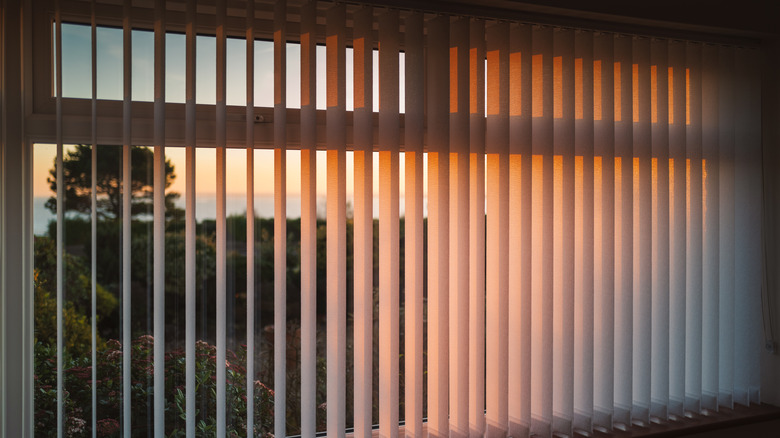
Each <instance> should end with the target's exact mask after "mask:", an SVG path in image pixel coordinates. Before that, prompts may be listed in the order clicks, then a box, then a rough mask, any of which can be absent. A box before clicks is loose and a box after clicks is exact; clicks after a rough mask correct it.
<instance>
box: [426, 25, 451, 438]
mask: <svg viewBox="0 0 780 438" xmlns="http://www.w3.org/2000/svg"><path fill="white" fill-rule="evenodd" d="M449 20H450V19H449V17H446V16H441V17H436V18H434V19H432V20H429V21H428V23H427V24H428V51H427V60H426V61H427V88H428V90H427V99H428V100H427V101H428V106H427V120H428V137H427V138H428V346H429V347H428V435H429V436H430V437H431V438H438V437H444V436H448V435H449V423H448V406H449V386H448V382H449V369H448V366H449V365H448V364H449V348H448V347H449V340H448V334H449V331H448V327H449V301H448V297H449V281H448V280H449V271H448V269H449V219H448V217H449V215H448V212H449V190H448V189H449V156H448V155H449V114H448V113H449V71H448V68H449V36H450V23H449Z"/></svg>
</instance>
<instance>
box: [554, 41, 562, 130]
mask: <svg viewBox="0 0 780 438" xmlns="http://www.w3.org/2000/svg"><path fill="white" fill-rule="evenodd" d="M553 112H554V117H555V118H556V119H562V118H563V57H562V56H556V57H554V58H553Z"/></svg>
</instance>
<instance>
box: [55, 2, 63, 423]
mask: <svg viewBox="0 0 780 438" xmlns="http://www.w3.org/2000/svg"><path fill="white" fill-rule="evenodd" d="M54 26H55V27H54V32H55V41H56V48H55V52H56V59H55V66H54V70H55V71H54V80H55V86H56V89H57V95H56V96H55V99H56V101H55V106H56V109H55V111H56V115H55V117H56V124H57V127H56V130H57V133H56V136H57V158H56V160H57V175H56V179H57V242H56V245H57V437H58V438H62V437H63V426H64V421H65V417H64V412H63V403H64V401H65V400H64V394H63V390H64V386H65V385H64V383H65V375H64V374H63V370H62V359H63V353H64V351H63V346H64V344H63V334H62V329H63V320H62V317H63V315H62V311H63V299H64V293H65V275H64V274H65V266H64V263H65V262H64V259H63V258H64V256H65V254H64V252H63V251H64V244H63V242H64V240H65V236H64V233H65V227H64V225H65V203H64V199H63V198H64V196H65V190H64V184H63V183H64V179H63V171H62V166H63V163H62V154H63V151H62V11H61V10H60V1H59V0H56V1H55V3H54Z"/></svg>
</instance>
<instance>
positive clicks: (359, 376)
mask: <svg viewBox="0 0 780 438" xmlns="http://www.w3.org/2000/svg"><path fill="white" fill-rule="evenodd" d="M373 26H374V11H373V9H372V8H371V7H370V6H366V7H363V8H362V9H360V10H359V11H357V12H356V13H355V30H354V36H353V50H354V52H353V54H354V62H353V65H354V69H355V74H354V78H355V80H354V86H355V93H354V99H355V103H354V108H355V110H354V113H353V114H354V123H353V126H354V130H355V132H354V139H355V154H354V157H355V222H354V224H355V225H354V227H355V228H354V230H355V231H354V236H355V239H354V240H355V249H354V254H355V256H354V258H353V260H354V273H355V301H354V302H355V312H354V315H355V329H354V330H355V400H354V402H355V404H354V406H355V435H356V436H359V437H366V438H367V437H369V436H370V435H371V426H372V422H371V414H372V411H373V409H372V408H373V401H372V396H373V392H372V380H373V371H374V369H373V364H372V362H373V355H374V349H373V331H374V318H373V316H374V275H373V274H374V216H373V195H374V193H373V169H374V164H373V161H374V160H373V157H374V120H373V47H374V38H373ZM381 28H382V24H381V22H380V32H382V29H381ZM381 37H382V36H381V35H380V39H381ZM382 44H383V46H382V48H383V49H384V48H385V46H384V44H385V43H384V42H382ZM387 44H391V43H390V42H388V43H387ZM396 59H397V57H396ZM382 60H383V58H382V55H380V64H381V63H382ZM396 70H397V69H396ZM386 79H387V78H383V75H380V81H386ZM397 82H398V81H397V80H396V83H397ZM382 84H385V86H386V85H387V84H386V83H385V82H382ZM381 87H382V85H380V89H381ZM397 100H398V99H396V101H397ZM380 113H381V109H380ZM396 131H397V127H396ZM385 176H386V175H385ZM380 205H382V204H381V201H380ZM381 223H382V222H381V221H380V224H381ZM380 226H381V225H380ZM396 243H397V241H396ZM387 262H388V261H387V260H383V261H382V263H387ZM381 269H384V268H383V267H382V265H381V264H380V270H381ZM382 275H383V274H382V273H381V272H380V278H382ZM381 286H382V285H381V284H380V291H381V289H382V287H381ZM381 293H382V292H380V294H381ZM381 312H382V310H381V309H380V313H381ZM381 317H382V316H380V318H381ZM381 327H382V326H381V325H380V330H382V328H381ZM385 341H387V340H385ZM380 346H381V347H380V348H381V349H382V350H384V349H385V348H386V347H389V346H390V344H389V342H382V338H381V333H380ZM382 355H383V353H382V352H381V351H380V358H379V361H380V365H379V368H380V371H379V373H380V382H381V381H382V377H381V375H382V371H383V369H382V366H383V365H382V364H383V363H384V362H387V361H388V358H387V357H383V356H382ZM396 357H397V355H396ZM384 365H385V366H387V365H389V364H384ZM397 374H398V373H396V375H397ZM385 377H389V376H385ZM380 391H382V388H380ZM383 395H385V396H387V394H384V393H383ZM379 400H380V403H384V398H383V397H381V396H380V399H379ZM397 405H398V404H397V403H396V406H397ZM382 423H383V421H382V417H381V415H380V424H382ZM397 423H398V421H396V424H397Z"/></svg>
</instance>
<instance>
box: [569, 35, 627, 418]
mask: <svg viewBox="0 0 780 438" xmlns="http://www.w3.org/2000/svg"><path fill="white" fill-rule="evenodd" d="M614 38H615V37H614V35H612V34H598V35H596V36H595V37H594V40H593V60H592V61H589V60H588V57H587V56H585V55H583V57H582V65H583V67H582V68H583V73H584V72H586V71H588V70H589V69H592V70H591V71H592V79H590V80H586V77H587V75H586V74H583V90H587V89H588V87H587V86H586V85H585V84H591V85H592V88H591V89H592V94H590V93H584V94H583V119H582V120H581V121H579V122H578V124H577V127H576V129H577V130H578V131H577V136H576V142H577V145H578V146H579V143H580V141H581V140H582V139H583V136H582V135H580V132H579V129H583V130H587V129H588V126H592V127H593V128H592V129H593V131H592V132H593V137H592V138H593V140H592V141H593V143H592V144H587V140H585V141H584V143H585V144H583V148H582V149H583V152H582V157H583V158H582V161H583V164H582V167H583V168H582V171H583V177H582V178H583V196H582V197H583V201H582V202H583V207H584V209H583V212H582V223H583V245H582V247H583V253H582V259H583V263H582V269H583V277H582V283H583V284H582V287H583V290H582V294H583V298H584V300H583V304H585V307H588V304H589V306H590V311H589V314H590V318H592V319H591V321H590V330H591V331H592V333H593V334H592V335H591V336H593V351H592V352H591V355H592V358H591V360H592V362H591V363H592V366H593V375H592V379H593V381H592V383H591V385H592V386H591V388H592V394H593V405H592V409H593V419H592V424H593V425H595V426H599V427H601V428H605V429H611V428H612V419H613V412H614V406H615V389H619V390H623V389H624V388H623V387H622V385H625V386H628V389H629V394H630V389H631V385H630V380H628V382H627V383H622V382H621V385H619V386H618V388H615V378H616V370H617V369H618V368H619V365H618V363H619V359H618V354H619V353H618V351H619V350H617V349H616V345H615V344H616V340H617V339H616V337H618V336H621V335H623V336H625V335H624V334H623V332H622V331H621V329H620V328H619V327H620V326H619V324H621V323H622V322H621V321H620V320H619V319H616V318H615V316H616V311H617V310H618V309H617V308H616V306H615V304H616V300H617V298H618V297H619V296H620V295H619V294H620V292H621V290H622V291H624V292H623V295H624V296H625V295H626V294H627V295H628V296H629V297H630V296H631V293H632V291H631V288H630V286H629V287H627V288H624V286H623V284H622V283H621V280H623V281H625V277H628V279H629V285H630V275H626V274H625V272H626V271H628V272H629V273H630V272H631V266H630V259H629V260H628V267H627V269H622V270H621V268H622V267H623V265H621V263H626V261H625V260H624V259H623V258H622V255H623V252H622V250H623V248H624V247H623V246H621V238H622V235H621V233H622V232H623V229H622V228H621V226H620V225H621V223H622V222H621V219H622V218H623V216H622V214H623V211H625V210H621V203H620V201H621V195H622V193H623V192H622V191H621V190H622V187H621V186H620V185H619V184H618V181H620V182H622V181H625V179H624V177H623V175H622V173H621V169H619V168H615V169H614V175H615V178H604V162H605V161H608V160H612V157H613V156H615V157H620V161H621V162H622V161H625V162H628V163H629V165H630V163H631V157H632V153H631V152H632V151H631V142H630V140H627V141H624V143H623V144H622V146H623V147H622V148H618V146H617V144H616V133H617V132H618V131H617V130H618V129H622V130H623V131H624V132H625V127H626V126H628V123H630V122H624V123H623V124H622V126H616V124H615V120H616V119H618V114H617V113H616V111H617V109H616V108H615V99H616V98H618V97H619V96H617V97H616V95H615V94H616V93H618V94H619V93H620V92H621V89H619V88H618V86H617V85H616V84H615V81H619V80H620V77H619V75H618V72H617V71H616V68H615V65H616V64H615V63H616V61H617V60H616V56H615V40H614ZM621 65H622V64H621ZM616 75H618V76H616ZM589 96H592V99H591V102H592V105H586V104H585V102H587V98H588V97H589ZM588 114H589V115H590V119H589V117H588V116H587V115H588ZM589 120H591V121H592V122H591V123H589V122H588V121H589ZM580 126H583V127H582V128H580ZM630 133H631V131H630V130H629V131H628V134H629V136H630ZM624 137H625V136H624ZM585 138H587V137H585ZM578 154H579V152H578ZM613 161H617V160H613ZM597 178H598V180H599V182H600V183H599V184H597V182H596V180H597ZM629 188H630V186H629ZM610 189H611V190H612V193H610ZM605 192H606V193H605ZM610 195H612V196H610ZM605 197H607V198H610V197H611V198H612V199H613V203H609V202H605V200H604V198H605ZM622 202H626V201H625V200H623V201H622ZM627 210H628V211H629V212H630V211H631V209H630V205H629V208H628V209H627ZM630 229H631V227H628V230H629V231H630ZM629 245H630V242H629ZM629 249H630V247H629ZM607 254H612V256H613V257H612V260H613V263H612V264H610V263H608V262H607V263H605V259H607V260H608V257H605V255H607ZM589 259H590V261H589ZM610 266H611V267H612V268H613V269H612V270H609V269H605V268H608V267H610ZM605 285H611V286H612V287H611V288H610V287H606V286H605ZM589 295H590V296H591V297H592V298H590V299H589V298H587V297H588V296H589ZM589 301H590V302H589ZM630 302H631V301H630V300H629V301H628V303H629V305H628V309H629V311H628V312H624V313H623V316H626V314H627V315H628V316H629V317H630V315H631V312H630V309H631V307H630ZM586 303H587V304H586ZM577 307H579V305H578V306H577ZM587 320H588V315H587V314H586V313H585V312H584V311H583V322H585V321H587ZM629 321H630V319H629ZM585 325H586V326H587V323H586V324H585ZM626 326H629V327H630V322H629V323H623V327H624V328H625V327H626ZM624 330H625V329H624ZM629 333H630V332H629ZM629 345H630V344H629ZM584 356H585V357H587V355H584ZM623 357H625V356H623ZM628 358H629V359H630V349H629V351H628ZM629 364H630V362H629ZM585 366H588V365H587V362H586V364H585ZM577 368H579V366H575V369H577ZM629 378H630V376H629ZM586 385H587V383H586ZM586 392H587V391H585V393H586ZM585 393H583V396H584V395H585ZM627 398H628V401H627V402H626V404H625V405H624V406H626V410H627V407H628V406H630V395H629V396H628V397H627ZM575 403H576V401H575ZM576 409H577V405H576V404H575V412H576ZM575 418H576V415H575ZM581 427H583V428H585V429H588V427H587V425H582V426H581Z"/></svg>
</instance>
